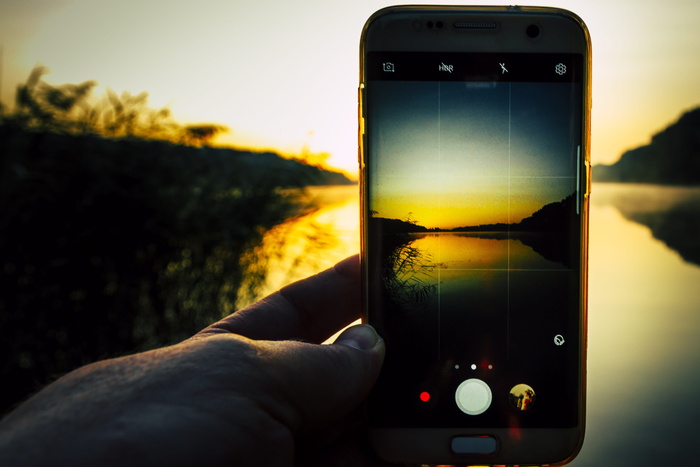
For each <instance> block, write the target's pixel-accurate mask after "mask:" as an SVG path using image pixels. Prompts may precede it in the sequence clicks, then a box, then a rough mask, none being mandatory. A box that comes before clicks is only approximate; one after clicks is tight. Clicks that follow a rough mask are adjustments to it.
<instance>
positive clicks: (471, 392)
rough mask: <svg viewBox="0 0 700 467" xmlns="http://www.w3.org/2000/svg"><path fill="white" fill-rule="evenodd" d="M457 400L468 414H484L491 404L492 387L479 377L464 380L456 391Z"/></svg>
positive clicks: (458, 405)
mask: <svg viewBox="0 0 700 467" xmlns="http://www.w3.org/2000/svg"><path fill="white" fill-rule="evenodd" d="M455 402H456V403H457V407H459V410H461V411H462V412H464V413H465V414H467V415H479V414H482V413H484V412H486V409H488V408H489V406H490V405H491V388H489V385H488V384H486V383H485V382H483V381H481V380H480V379H477V378H471V379H468V380H466V381H462V384H460V385H459V386H458V387H457V391H455Z"/></svg>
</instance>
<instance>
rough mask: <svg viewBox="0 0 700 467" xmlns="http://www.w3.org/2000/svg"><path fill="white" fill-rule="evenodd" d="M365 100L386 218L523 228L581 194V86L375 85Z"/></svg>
mask: <svg viewBox="0 0 700 467" xmlns="http://www.w3.org/2000/svg"><path fill="white" fill-rule="evenodd" d="M367 92H368V93H369V95H368V96H369V97H368V99H371V100H372V102H373V103H374V104H375V105H374V106H370V107H368V109H367V112H368V122H373V125H376V128H375V127H372V128H370V132H369V134H370V139H369V142H368V143H369V146H370V148H371V151H372V154H374V157H372V158H371V159H370V163H369V167H368V173H369V174H370V175H369V186H370V195H369V196H370V198H369V199H370V209H371V210H373V211H376V212H377V213H378V216H380V217H388V218H393V219H406V218H407V217H408V216H409V213H411V219H412V220H415V221H417V222H418V224H420V225H423V226H425V227H428V228H435V227H438V228H443V229H446V228H455V227H463V226H473V225H482V224H494V223H516V222H520V221H521V220H522V219H523V218H525V217H528V216H530V215H532V214H533V213H534V212H535V211H537V210H538V209H540V208H541V207H543V206H544V205H546V204H549V203H553V202H556V201H561V200H563V199H564V198H566V197H567V196H568V195H570V194H572V193H574V191H575V186H576V184H575V180H576V165H575V162H574V161H575V160H576V154H577V147H576V146H577V145H576V143H577V141H578V135H579V134H578V132H577V133H576V134H571V129H572V128H578V127H579V123H578V121H579V120H578V119H577V120H576V121H571V118H572V115H578V112H576V111H575V110H572V109H571V106H572V104H573V103H574V102H576V99H575V98H573V97H572V96H576V95H580V85H572V84H568V83H500V84H498V85H493V86H484V85H483V83H464V82H458V81H454V82H445V83H436V82H425V81H374V82H372V83H370V84H369V85H368V87H367ZM407 96H410V97H407ZM533 109H536V110H533Z"/></svg>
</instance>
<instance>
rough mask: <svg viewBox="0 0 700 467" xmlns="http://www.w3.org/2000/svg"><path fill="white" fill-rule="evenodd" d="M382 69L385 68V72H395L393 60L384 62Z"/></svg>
mask: <svg viewBox="0 0 700 467" xmlns="http://www.w3.org/2000/svg"><path fill="white" fill-rule="evenodd" d="M382 70H384V72H385V73H393V72H394V71H396V70H395V68H394V64H393V63H392V62H384V63H382Z"/></svg>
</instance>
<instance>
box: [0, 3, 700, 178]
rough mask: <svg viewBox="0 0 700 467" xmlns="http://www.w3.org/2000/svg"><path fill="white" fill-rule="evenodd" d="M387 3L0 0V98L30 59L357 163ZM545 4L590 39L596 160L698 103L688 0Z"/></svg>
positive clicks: (244, 133)
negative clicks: (371, 37) (368, 49)
mask: <svg viewBox="0 0 700 467" xmlns="http://www.w3.org/2000/svg"><path fill="white" fill-rule="evenodd" d="M392 3H393V2H385V1H375V0H352V1H328V0H301V1H298V2H282V1H271V0H259V1H255V2H244V1H231V0H226V1H224V0H198V1H196V2H195V1H183V2H173V1H161V0H157V1H148V0H139V1H134V0H119V1H95V0H22V1H17V0H0V47H1V50H2V62H1V64H2V68H1V70H2V71H1V73H0V80H1V81H0V94H1V96H2V100H3V102H4V103H6V104H10V103H11V102H12V100H13V98H14V90H15V88H16V86H17V84H18V83H19V82H22V81H24V80H25V79H26V77H27V75H28V74H29V72H30V70H31V69H32V67H34V66H35V65H36V64H38V63H40V64H43V65H46V66H47V67H48V68H49V69H50V70H51V73H50V74H48V75H46V76H45V79H46V81H48V82H49V83H52V84H62V83H78V82H82V81H85V80H90V79H94V80H96V81H97V82H98V83H99V85H100V86H99V87H98V88H96V89H95V92H94V94H95V95H96V96H101V95H102V94H103V93H104V90H105V88H107V87H109V88H111V89H113V90H115V91H116V92H117V93H121V92H122V91H129V92H131V93H133V94H137V93H139V92H141V91H147V92H148V93H149V94H150V100H149V102H150V106H151V107H153V108H160V107H163V106H167V107H168V108H170V109H171V110H172V112H173V114H174V116H175V117H176V118H177V119H178V120H180V121H182V122H215V123H221V124H224V125H226V126H228V127H230V128H231V129H232V132H231V133H230V134H229V135H227V136H226V140H225V141H226V142H229V143H232V144H235V145H239V146H252V147H258V148H263V147H264V148H275V149H279V150H282V151H298V150H300V149H301V148H302V147H303V146H305V145H306V146H307V147H308V148H309V149H310V150H311V151H315V152H330V153H331V154H332V158H331V159H330V161H329V162H330V164H332V165H334V166H336V167H340V168H342V169H345V170H348V171H350V172H356V168H357V136H356V129H357V123H356V118H357V79H358V78H357V76H358V42H359V37H360V31H361V29H362V26H363V24H364V22H365V20H366V19H367V17H368V16H370V15H371V14H372V13H373V12H374V11H375V10H377V9H379V8H381V7H384V6H387V5H390V4H392ZM425 3H432V2H428V1H426V2H425ZM439 3H453V2H449V1H441V2H439ZM478 3H480V4H488V3H499V4H502V3H503V2H489V1H487V0H482V1H480V2H478ZM551 3H553V4H554V5H555V6H560V7H564V8H568V9H571V10H572V11H574V12H576V13H577V14H579V15H580V16H581V17H582V18H583V19H584V20H585V21H586V23H587V25H588V27H589V29H590V31H591V36H592V38H593V56H594V64H593V80H594V85H593V99H594V107H593V124H592V129H593V144H592V159H593V162H594V163H596V162H613V161H615V160H616V159H617V158H618V157H619V156H620V154H621V153H622V152H623V151H624V150H626V149H630V148H632V147H635V146H638V145H641V144H644V143H646V142H648V140H649V137H650V136H651V134H652V133H654V132H656V131H658V130H660V129H662V128H663V127H665V126H666V125H668V124H669V123H671V122H673V121H675V120H676V119H677V118H678V117H679V116H680V114H681V113H682V112H683V111H685V110H688V109H690V108H692V107H695V106H698V105H700V86H698V83H699V82H700V61H699V60H698V59H697V57H698V56H699V55H700V28H699V27H697V24H696V22H697V18H700V2H698V1H697V0H668V1H665V2H660V1H640V0H634V1H632V0H624V1H610V0H578V1H577V0H570V1H559V2H551ZM523 4H528V2H524V3H523Z"/></svg>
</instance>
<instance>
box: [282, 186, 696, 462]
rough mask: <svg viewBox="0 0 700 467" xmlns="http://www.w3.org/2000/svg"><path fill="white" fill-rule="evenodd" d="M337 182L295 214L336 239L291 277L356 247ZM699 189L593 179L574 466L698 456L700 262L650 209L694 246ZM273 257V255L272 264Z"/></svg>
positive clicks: (352, 207) (352, 198) (353, 219)
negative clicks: (582, 412) (322, 204)
mask: <svg viewBox="0 0 700 467" xmlns="http://www.w3.org/2000/svg"><path fill="white" fill-rule="evenodd" d="M345 190H346V194H347V198H345V199H344V200H343V201H338V202H337V203H336V204H334V205H332V206H329V208H328V209H325V210H322V211H319V212H318V213H316V214H314V215H313V216H312V217H313V219H307V220H304V221H303V222H308V221H311V220H314V219H315V220H316V221H318V222H319V225H326V226H328V228H329V229H331V230H330V231H332V232H335V234H336V235H338V243H337V246H335V247H333V248H332V249H330V250H329V249H325V250H322V251H320V252H317V253H314V254H313V258H314V259H313V261H311V263H309V264H312V263H313V265H314V266H315V267H316V268H317V269H316V270H314V268H313V267H312V266H310V265H309V264H307V265H306V266H304V267H303V268H302V269H303V270H302V271H301V272H299V273H297V274H294V275H291V276H286V277H287V278H288V279H289V280H292V279H296V278H299V277H303V276H305V275H308V273H311V272H316V271H318V270H321V269H324V268H326V267H329V266H332V265H333V264H334V263H335V262H336V261H337V260H338V259H341V258H342V257H345V256H347V255H349V254H352V253H356V252H357V251H358V250H359V235H358V231H359V223H358V220H359V216H358V207H357V206H358V197H357V187H346V188H345ZM698 192H700V189H686V188H669V187H652V186H646V187H641V186H634V185H615V184H595V185H594V189H593V196H592V202H591V220H590V224H591V225H590V227H591V228H590V266H589V356H588V398H587V400H588V408H587V412H588V421H587V423H588V426H587V430H586V441H585V443H584V446H583V450H582V451H581V453H580V455H579V457H577V458H576V459H575V460H574V462H573V463H572V465H574V466H596V467H598V466H600V465H635V466H645V465H667V464H676V463H677V464H681V465H694V464H695V463H696V459H695V455H694V453H693V451H692V449H689V447H690V446H694V443H695V442H696V440H695V438H696V436H695V435H696V433H697V428H696V421H697V420H698V419H700V399H699V398H698V397H697V387H700V372H699V371H698V365H699V364H700V341H699V340H698V339H697V336H698V335H700V313H698V311H699V310H700V294H698V292H697V288H698V284H700V267H698V266H696V265H694V264H692V263H690V262H688V261H690V260H688V261H686V260H684V259H683V258H684V257H686V255H687V253H686V251H687V250H686V249H685V247H683V248H679V249H680V251H681V252H680V253H678V252H676V251H674V250H673V249H671V248H669V246H667V243H666V240H663V241H662V240H659V238H663V236H662V235H660V234H659V233H658V232H659V231H658V227H657V226H658V225H659V224H660V223H661V222H657V223H655V222H653V221H651V220H650V219H666V221H665V222H678V219H680V218H683V217H684V216H685V219H686V221H685V222H689V225H691V227H689V228H681V229H678V232H676V233H678V234H681V236H684V237H685V244H689V245H690V246H693V244H694V243H695V240H696V239H698V238H700V235H698V233H697V230H693V228H692V225H697V222H698V221H697V217H694V216H697V210H698V209H700V202H698V198H697V196H698ZM336 201H337V200H336ZM681 207H682V209H681ZM679 211H680V212H688V211H689V212H690V214H689V216H690V217H688V215H680V216H679V214H678V212H679ZM668 219H671V220H670V221H669V220H668ZM674 219H675V220H674ZM687 219H690V220H689V221H688V220H687ZM686 225H688V224H686ZM426 238H427V237H426ZM478 240H480V242H479V244H478V245H476V244H475V245H474V248H475V251H473V252H472V253H478V252H481V253H479V254H483V255H486V256H492V255H493V254H494V253H493V252H490V250H493V245H492V244H491V243H490V242H489V240H488V239H478ZM419 241H421V240H417V241H416V243H418V242H419ZM426 241H428V240H426ZM454 241H455V242H459V241H461V240H458V239H457V240H454ZM491 241H492V242H494V243H495V244H497V243H498V241H497V240H491ZM668 244H675V243H673V242H670V241H669V242H668ZM477 247H478V248H477ZM291 256H292V257H293V256H294V255H293V254H292V255H291ZM474 258H478V255H477V256H472V260H474ZM435 261H439V259H437V258H435ZM281 265H282V263H281V262H280V263H275V264H271V268H275V269H280V267H281ZM282 269H284V268H282ZM278 285H279V283H271V284H270V285H269V287H270V288H274V287H276V286H278Z"/></svg>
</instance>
